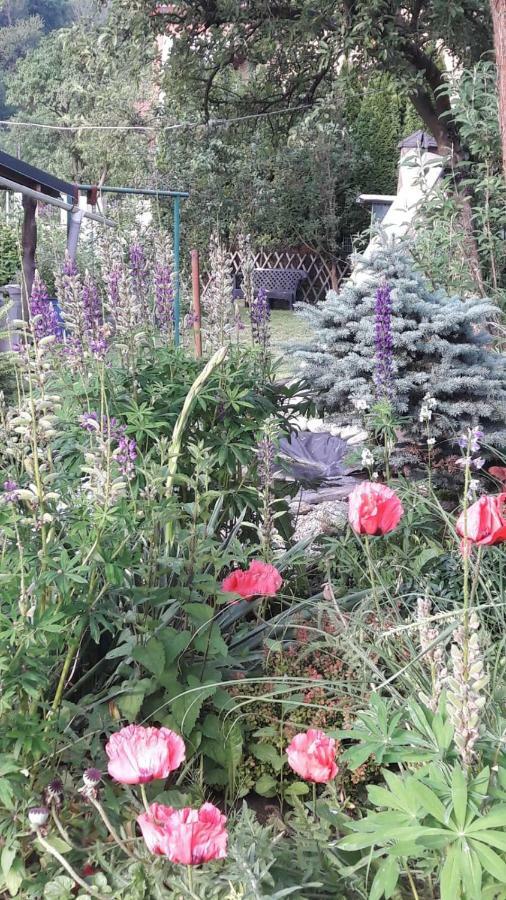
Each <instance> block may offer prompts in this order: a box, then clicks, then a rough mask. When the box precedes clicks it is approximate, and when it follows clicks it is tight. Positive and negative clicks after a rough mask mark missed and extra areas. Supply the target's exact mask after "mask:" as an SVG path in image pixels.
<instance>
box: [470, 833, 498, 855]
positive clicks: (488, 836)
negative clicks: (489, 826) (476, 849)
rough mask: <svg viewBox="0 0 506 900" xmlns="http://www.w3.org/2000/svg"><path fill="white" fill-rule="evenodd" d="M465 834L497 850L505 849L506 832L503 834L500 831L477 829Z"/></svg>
mask: <svg viewBox="0 0 506 900" xmlns="http://www.w3.org/2000/svg"><path fill="white" fill-rule="evenodd" d="M467 836H468V837H469V838H470V839H472V840H473V841H480V842H481V843H482V844H489V846H490V847H496V849H497V850H505V851H506V834H503V833H502V832H501V831H477V832H475V833H473V834H472V835H471V834H468V835H467Z"/></svg>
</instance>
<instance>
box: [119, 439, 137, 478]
mask: <svg viewBox="0 0 506 900" xmlns="http://www.w3.org/2000/svg"><path fill="white" fill-rule="evenodd" d="M114 458H115V460H116V462H117V463H118V467H119V470H120V472H121V474H122V475H125V476H126V477H127V478H131V477H132V475H133V473H134V469H135V466H134V463H135V460H136V459H137V444H136V442H135V440H134V438H128V437H127V436H126V434H121V435H120V436H119V438H118V447H117V449H116V450H115V451H114Z"/></svg>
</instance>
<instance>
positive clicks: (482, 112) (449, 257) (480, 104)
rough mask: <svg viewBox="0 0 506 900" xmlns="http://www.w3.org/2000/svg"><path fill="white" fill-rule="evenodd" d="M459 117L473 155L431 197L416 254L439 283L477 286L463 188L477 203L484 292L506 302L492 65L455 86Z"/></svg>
mask: <svg viewBox="0 0 506 900" xmlns="http://www.w3.org/2000/svg"><path fill="white" fill-rule="evenodd" d="M451 90H452V102H453V109H454V116H455V120H456V121H457V123H458V125H459V129H460V133H461V135H462V140H463V142H464V143H465V146H466V148H467V151H468V158H467V159H465V160H464V161H462V162H461V163H460V164H458V165H457V166H456V168H455V169H454V170H453V171H452V172H451V174H449V175H447V176H446V177H445V178H443V179H442V180H441V181H440V182H438V184H437V185H436V190H435V191H433V192H432V193H431V194H430V195H429V196H428V197H426V198H425V202H424V205H423V215H422V216H419V217H417V221H416V255H417V258H418V259H419V260H420V263H421V265H422V266H423V268H424V269H425V271H426V272H427V273H428V274H429V275H430V277H431V279H432V280H433V281H434V282H435V283H439V284H442V285H444V286H445V287H446V288H447V289H448V290H455V289H458V290H459V291H460V292H462V293H469V292H472V291H473V290H475V284H476V278H475V276H474V274H473V269H472V267H471V265H470V259H469V257H470V250H469V238H468V236H467V235H466V233H465V232H464V230H463V227H462V215H463V209H462V191H460V194H459V193H457V187H458V186H459V185H460V186H461V187H462V185H463V186H465V189H466V191H467V196H468V198H469V202H470V204H471V216H472V228H473V236H474V240H475V243H476V253H477V258H478V260H479V264H480V269H481V277H482V279H483V290H484V291H485V292H487V293H488V294H490V295H491V296H492V297H494V298H495V299H496V300H497V301H499V302H500V303H501V304H504V296H505V290H506V243H505V241H504V229H505V227H506V212H505V209H506V202H505V201H506V195H505V184H504V177H503V171H502V154H501V140H500V133H499V119H498V108H497V92H496V71H495V67H494V66H493V64H492V63H487V62H481V63H480V64H479V65H477V66H476V67H475V68H474V69H472V70H469V71H465V72H463V73H462V75H461V77H460V78H459V80H458V82H457V83H456V84H455V85H453V86H452V88H451Z"/></svg>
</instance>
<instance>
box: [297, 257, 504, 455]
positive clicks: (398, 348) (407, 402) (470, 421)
mask: <svg viewBox="0 0 506 900" xmlns="http://www.w3.org/2000/svg"><path fill="white" fill-rule="evenodd" d="M385 286H388V288H389V289H390V290H389V292H388V293H389V303H390V309H389V328H391V346H392V361H391V372H392V384H391V391H390V399H391V402H392V404H393V407H394V410H395V411H396V412H397V413H399V414H400V415H403V416H407V417H408V426H407V430H411V431H412V432H413V433H415V434H416V432H417V431H419V429H421V427H422V426H421V425H420V423H419V413H420V407H421V404H422V400H423V397H424V396H425V395H426V394H427V393H428V394H430V396H431V397H434V398H435V399H436V401H437V406H436V411H435V416H434V429H433V431H434V433H435V434H436V435H439V436H445V437H450V436H451V435H454V434H456V433H460V432H461V431H462V429H463V428H464V427H466V426H468V425H469V426H474V425H477V424H480V426H481V427H482V428H483V429H484V431H485V434H486V440H487V441H488V443H490V444H491V445H493V446H505V445H506V422H505V419H506V415H505V414H506V357H504V355H501V354H499V353H496V352H494V349H493V339H492V335H491V332H490V330H489V325H490V323H491V322H493V320H494V319H496V318H497V316H498V309H497V307H496V306H495V305H494V304H493V303H491V302H490V301H489V300H487V299H482V298H466V299H462V298H460V297H458V296H449V295H448V294H446V293H444V292H443V291H441V290H438V291H433V290H432V289H431V288H430V287H429V285H428V283H427V281H426V279H425V277H424V276H423V275H422V274H421V273H420V272H419V271H417V270H416V268H415V264H414V262H413V259H412V257H411V256H410V254H409V252H408V251H407V248H406V246H405V245H403V244H402V243H400V242H396V243H391V242H390V243H389V242H387V241H386V240H385V241H384V242H383V244H382V245H381V246H380V247H378V249H377V250H375V251H374V253H372V254H371V255H370V256H368V258H365V257H363V256H362V257H356V259H355V270H354V273H353V276H352V278H351V279H349V280H348V282H347V283H346V284H345V285H344V287H343V289H342V290H341V291H340V292H339V293H338V294H337V293H336V292H334V291H330V292H329V293H328V295H327V299H326V300H325V301H323V302H321V303H319V304H317V305H316V306H309V305H305V304H299V306H298V313H299V315H300V316H302V318H303V319H305V321H306V322H307V324H308V326H309V327H310V329H311V330H312V331H313V333H314V336H312V337H311V340H310V342H308V343H307V344H304V345H302V344H299V345H298V346H296V347H295V353H296V355H297V357H298V359H299V363H300V366H301V368H302V371H303V374H304V375H305V376H306V377H307V378H308V379H309V381H310V383H311V385H312V386H313V388H314V390H315V393H316V400H317V404H318V405H319V407H320V409H322V410H325V411H327V412H331V413H339V414H342V415H343V416H344V415H348V416H349V415H350V411H351V409H352V406H353V401H354V400H357V399H359V398H360V399H365V400H367V402H368V403H369V404H371V403H373V402H374V400H375V399H377V395H378V388H377V386H376V385H377V383H378V378H377V374H378V365H381V360H378V358H377V357H378V352H377V348H376V345H377V334H378V327H377V326H378V322H377V316H376V311H377V305H378V300H377V293H378V288H380V287H381V288H384V287H385ZM379 293H380V295H382V293H383V295H384V291H383V292H382V291H380V292H379ZM383 299H384V296H383Z"/></svg>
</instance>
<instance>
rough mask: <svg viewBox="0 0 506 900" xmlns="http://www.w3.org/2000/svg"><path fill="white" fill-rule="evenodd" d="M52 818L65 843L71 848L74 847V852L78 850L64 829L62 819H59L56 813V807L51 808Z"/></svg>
mask: <svg viewBox="0 0 506 900" xmlns="http://www.w3.org/2000/svg"><path fill="white" fill-rule="evenodd" d="M51 816H52V818H53V821H54V824H55V825H56V827H57V829H58V831H59V832H60V834H61V836H62V838H63V840H64V841H65V843H66V844H68V845H69V847H72V848H73V850H76V849H77V848H76V847H75V845H74V844H73V843H72V841H71V840H70V838H69V836H68V834H67V832H66V830H65V828H64V827H63V825H62V823H61V821H60V817H59V815H58V813H57V812H56V809H55V808H54V806H52V807H51Z"/></svg>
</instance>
